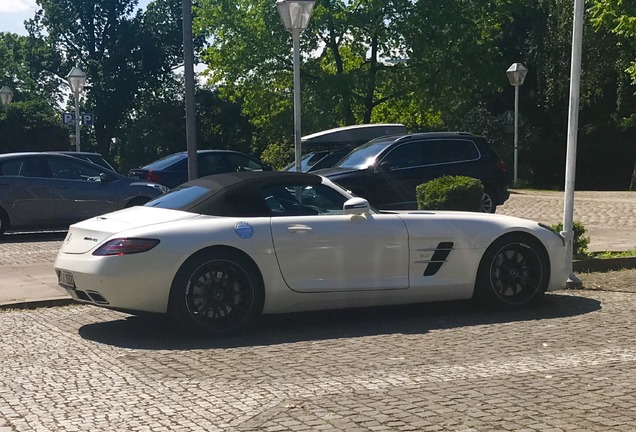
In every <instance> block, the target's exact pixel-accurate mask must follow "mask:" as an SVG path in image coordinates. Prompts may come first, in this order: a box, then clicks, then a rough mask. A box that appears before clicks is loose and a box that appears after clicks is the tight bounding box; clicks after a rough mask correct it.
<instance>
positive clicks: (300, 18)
mask: <svg viewBox="0 0 636 432" xmlns="http://www.w3.org/2000/svg"><path fill="white" fill-rule="evenodd" d="M314 5H315V2H314V1H313V0H278V1H277V2H276V8H277V9H278V13H279V15H280V19H281V21H282V22H283V25H284V26H285V29H287V31H289V32H290V33H291V34H292V40H293V43H294V154H295V157H294V160H295V163H294V166H295V169H296V171H297V172H300V171H301V166H300V159H301V157H302V149H301V127H300V34H301V33H302V32H303V31H304V30H305V29H306V28H307V26H308V25H309V20H310V18H311V14H312V13H313V10H314Z"/></svg>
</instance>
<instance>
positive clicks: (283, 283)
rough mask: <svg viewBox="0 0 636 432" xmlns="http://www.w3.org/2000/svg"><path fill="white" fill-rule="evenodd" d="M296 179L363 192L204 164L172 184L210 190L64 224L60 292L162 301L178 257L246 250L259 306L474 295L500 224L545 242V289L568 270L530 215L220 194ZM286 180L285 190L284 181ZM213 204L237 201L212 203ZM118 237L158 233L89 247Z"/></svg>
mask: <svg viewBox="0 0 636 432" xmlns="http://www.w3.org/2000/svg"><path fill="white" fill-rule="evenodd" d="M305 184H307V185H309V186H307V188H306V189H303V192H304V191H309V192H311V193H308V194H307V197H306V198H307V199H309V198H314V200H315V198H316V197H314V196H312V194H313V193H318V194H320V193H323V189H322V188H323V187H327V188H328V189H329V190H330V191H331V192H333V193H337V194H340V195H339V196H340V198H342V201H343V202H346V203H349V202H352V203H353V202H354V201H355V203H356V205H358V204H362V203H364V202H365V201H364V200H360V199H358V198H355V199H351V198H352V196H351V195H349V194H347V193H346V192H345V191H344V190H342V189H341V188H339V187H338V186H336V185H334V184H333V183H332V182H330V181H329V180H328V179H325V178H321V177H319V176H314V175H311V174H303V173H284V172H275V173H237V174H226V175H219V176H210V177H208V178H204V179H198V180H195V181H193V182H188V183H186V184H185V185H183V186H181V190H187V188H190V187H195V188H204V187H206V185H207V187H209V188H210V193H209V194H208V195H205V196H203V197H202V196H199V195H196V196H194V197H193V198H192V201H190V202H185V201H183V200H182V197H180V196H179V193H180V190H179V189H176V190H173V191H171V192H170V193H169V194H167V195H166V196H164V197H168V198H169V197H170V196H175V197H177V198H179V199H177V200H176V201H177V203H178V207H179V208H176V209H175V208H169V207H167V208H159V207H153V205H158V204H162V203H163V204H165V205H168V204H167V203H168V202H169V199H168V200H167V201H166V199H164V197H162V198H161V199H158V200H156V201H153V202H151V203H148V205H147V206H144V207H135V208H130V209H125V210H120V211H117V212H114V213H109V214H105V215H101V216H98V217H94V218H91V219H88V220H85V221H82V222H79V223H76V224H74V225H72V226H71V228H70V230H69V233H68V234H67V237H66V239H65V240H64V242H63V245H62V247H61V249H60V251H59V253H58V255H57V258H56V260H55V269H56V271H57V272H58V274H60V273H61V272H68V273H70V274H72V275H73V279H74V283H75V288H76V289H72V290H68V292H69V293H70V294H71V295H72V296H74V298H77V299H78V300H79V301H82V302H86V303H92V304H96V305H100V306H105V307H110V308H115V309H121V310H133V311H138V312H157V313H166V312H167V311H168V302H169V298H170V290H171V286H172V283H173V281H174V280H175V277H176V275H177V273H178V271H179V269H181V268H182V267H183V266H184V264H185V263H186V261H187V260H189V259H190V258H191V257H194V256H197V255H198V254H200V253H203V252H205V251H209V250H216V251H226V250H232V251H236V253H240V254H242V255H244V256H246V257H249V259H250V260H251V261H252V262H253V263H254V264H255V266H256V268H257V269H258V272H259V275H260V277H262V280H263V282H264V289H265V296H264V297H265V300H264V306H263V310H262V312H263V313H282V312H294V311H303V310H318V309H334V308H345V307H363V306H374V305H382V304H401V303H411V302H424V301H435V300H456V299H468V298H471V297H472V296H473V294H474V289H475V283H476V274H477V269H478V268H479V264H480V261H481V259H482V257H483V255H484V252H485V250H486V249H487V248H488V247H489V246H490V245H491V244H492V243H493V242H494V241H495V240H497V239H498V238H500V237H501V236H503V235H506V234H509V233H517V234H522V235H524V234H526V235H529V236H531V237H533V238H535V239H536V241H538V242H539V243H540V244H541V245H542V247H543V248H545V252H546V254H547V257H548V259H549V262H550V281H549V284H548V287H547V289H548V290H554V289H559V288H562V287H563V286H564V284H565V281H566V279H567V270H566V266H565V262H566V260H565V246H564V241H563V238H562V237H561V236H560V235H558V234H557V233H555V232H553V231H551V230H549V229H547V228H544V227H542V226H540V225H539V224H537V223H536V222H533V221H527V220H523V219H517V218H513V217H509V216H501V215H489V214H482V213H467V212H446V211H436V212H424V211H412V212H391V213H378V212H375V211H373V210H369V209H368V207H367V209H366V210H365V209H364V206H360V208H361V209H362V210H360V213H357V214H345V213H344V212H341V213H331V212H327V213H323V214H299V215H295V216H294V215H277V214H276V211H277V210H276V209H275V208H274V207H267V208H265V209H264V210H259V209H261V208H262V207H260V206H255V207H253V208H244V207H237V209H238V210H232V207H223V205H221V204H222V203H223V202H224V201H226V200H228V199H229V198H231V197H232V193H236V194H238V196H240V197H246V196H250V195H249V190H251V189H254V190H256V191H260V192H261V194H260V195H258V194H257V195H255V196H254V198H253V199H259V197H260V198H261V199H263V200H267V199H268V198H269V191H270V186H276V187H279V186H281V185H305ZM243 185H247V186H245V187H246V188H247V189H242V188H241V187H242V186H243ZM286 187H287V188H288V189H289V186H286ZM289 191H290V193H292V194H293V193H294V189H293V188H292V189H289ZM266 192H267V193H266ZM296 193H298V191H296ZM301 198H302V197H301ZM250 199H252V198H250ZM307 202H309V201H307ZM210 203H216V204H214V205H212V206H208V205H209V204H210ZM217 205H218V206H219V207H217ZM186 208H197V209H199V210H200V211H204V212H205V214H202V213H200V212H199V213H196V212H192V211H190V210H185V209H186ZM270 208H271V210H270ZM206 209H207V210H206ZM228 209H229V210H228ZM305 210H306V211H308V210H309V208H306V209H305ZM217 211H218V212H219V213H223V214H224V213H226V212H228V211H229V212H230V213H232V212H237V211H238V212H243V211H245V212H246V213H245V214H244V215H238V216H231V215H227V214H224V215H214V214H209V213H214V212H217ZM255 211H256V213H254V212H255ZM260 211H263V212H267V213H268V214H267V215H265V214H264V213H263V214H261V213H258V212H260ZM270 212H271V214H269V213H270ZM247 214H251V215H252V216H246V215H247ZM120 238H143V239H157V240H159V244H158V245H156V246H155V247H154V248H152V249H151V250H148V251H146V252H143V253H135V254H131V255H123V256H118V255H115V256H96V255H93V253H94V252H95V251H96V250H97V249H98V248H99V247H100V246H101V245H103V244H105V243H106V242H107V241H109V240H112V239H120ZM59 289H60V290H62V291H66V289H65V288H62V287H60V288H59ZM91 296H94V297H91ZM100 299H104V301H101V300H100Z"/></svg>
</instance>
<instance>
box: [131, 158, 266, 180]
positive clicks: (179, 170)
mask: <svg viewBox="0 0 636 432" xmlns="http://www.w3.org/2000/svg"><path fill="white" fill-rule="evenodd" d="M197 156H198V157H197V162H198V166H197V171H198V176H199V177H203V176H207V175H211V174H222V173H228V172H238V171H271V168H270V167H269V166H267V165H266V164H264V163H263V162H261V161H259V160H258V159H255V158H253V157H252V156H249V155H246V154H245V153H241V152H237V151H232V150H199V151H197ZM128 176H129V177H132V178H136V179H143V180H147V181H151V182H154V183H159V184H162V185H164V186H167V187H169V188H174V187H177V186H179V185H180V184H181V183H185V182H187V181H188V153H187V152H180V153H174V154H171V155H169V156H166V157H164V158H161V159H159V160H156V161H154V162H152V163H150V164H148V165H145V166H143V167H141V168H137V169H132V170H130V171H129V172H128Z"/></svg>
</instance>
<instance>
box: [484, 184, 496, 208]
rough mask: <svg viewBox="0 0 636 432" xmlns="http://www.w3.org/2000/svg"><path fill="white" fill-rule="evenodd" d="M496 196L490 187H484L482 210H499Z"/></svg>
mask: <svg viewBox="0 0 636 432" xmlns="http://www.w3.org/2000/svg"><path fill="white" fill-rule="evenodd" d="M495 200H496V196H495V194H494V193H493V192H492V191H491V190H490V189H484V196H483V197H482V199H481V211H482V212H483V213H494V212H495V210H497V204H496V201H495Z"/></svg>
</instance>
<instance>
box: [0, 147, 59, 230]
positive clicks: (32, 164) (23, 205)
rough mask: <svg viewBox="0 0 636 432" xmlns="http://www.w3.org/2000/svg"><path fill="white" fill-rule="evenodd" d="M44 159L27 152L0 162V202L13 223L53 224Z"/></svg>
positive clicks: (47, 173)
mask: <svg viewBox="0 0 636 432" xmlns="http://www.w3.org/2000/svg"><path fill="white" fill-rule="evenodd" d="M49 177H50V173H49V171H48V166H47V165H46V164H45V163H44V161H42V160H40V159H38V158H36V157H31V156H25V157H21V158H12V159H8V160H6V161H3V162H2V164H1V165H0V204H1V205H2V207H4V208H5V209H6V211H7V213H9V217H10V220H11V225H12V226H13V227H14V228H15V227H20V226H23V227H26V226H33V227H36V226H37V227H46V226H54V225H56V220H55V212H54V198H53V188H52V187H51V184H50V182H49Z"/></svg>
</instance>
